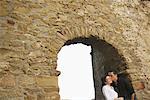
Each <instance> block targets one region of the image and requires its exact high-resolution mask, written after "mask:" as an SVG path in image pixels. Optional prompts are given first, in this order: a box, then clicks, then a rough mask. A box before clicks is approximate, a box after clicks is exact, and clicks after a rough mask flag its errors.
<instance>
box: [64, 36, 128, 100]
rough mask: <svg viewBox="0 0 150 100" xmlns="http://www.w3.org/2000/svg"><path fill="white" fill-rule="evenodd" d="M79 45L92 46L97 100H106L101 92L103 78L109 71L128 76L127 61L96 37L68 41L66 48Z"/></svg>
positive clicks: (109, 45)
mask: <svg viewBox="0 0 150 100" xmlns="http://www.w3.org/2000/svg"><path fill="white" fill-rule="evenodd" d="M77 43H82V44H85V45H87V46H91V57H92V69H93V70H92V71H93V80H94V90H95V100H104V97H103V95H102V92H101V86H102V82H101V78H102V77H103V76H104V74H105V73H106V72H108V71H109V70H115V71H117V72H118V73H120V74H124V75H128V74H127V73H126V69H128V66H127V64H126V61H125V59H124V57H123V56H122V55H120V54H119V53H118V50H117V49H116V48H114V47H113V46H112V45H111V44H109V43H107V42H106V41H104V40H101V39H99V38H98V37H94V36H91V37H89V38H83V37H79V38H75V39H73V40H68V41H67V42H66V43H65V44H64V46H66V45H71V44H77Z"/></svg>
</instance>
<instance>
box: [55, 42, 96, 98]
mask: <svg viewBox="0 0 150 100" xmlns="http://www.w3.org/2000/svg"><path fill="white" fill-rule="evenodd" d="M90 53H91V46H86V45H84V44H81V43H78V44H71V45H68V46H64V47H62V48H61V50H60V52H59V53H58V61H57V64H58V67H57V69H58V70H60V71H61V75H60V76H59V78H58V84H59V88H60V91H59V94H60V97H61V100H92V99H94V98H95V97H94V82H93V71H92V60H91V55H90Z"/></svg>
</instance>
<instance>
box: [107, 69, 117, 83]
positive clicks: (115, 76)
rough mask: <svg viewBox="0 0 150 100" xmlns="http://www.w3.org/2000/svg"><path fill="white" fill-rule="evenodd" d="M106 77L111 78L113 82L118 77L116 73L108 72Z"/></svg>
mask: <svg viewBox="0 0 150 100" xmlns="http://www.w3.org/2000/svg"><path fill="white" fill-rule="evenodd" d="M108 75H109V76H110V77H111V79H112V80H113V81H117V80H118V76H117V73H116V72H115V71H109V72H108Z"/></svg>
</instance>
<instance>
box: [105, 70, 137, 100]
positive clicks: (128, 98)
mask: <svg viewBox="0 0 150 100" xmlns="http://www.w3.org/2000/svg"><path fill="white" fill-rule="evenodd" d="M108 75H109V76H111V78H112V80H113V82H114V83H113V84H112V85H113V87H114V89H115V91H116V92H118V95H119V97H124V100H135V92H134V89H133V86H132V84H131V82H130V81H129V79H128V78H127V77H123V76H118V75H117V73H116V72H115V71H109V72H108Z"/></svg>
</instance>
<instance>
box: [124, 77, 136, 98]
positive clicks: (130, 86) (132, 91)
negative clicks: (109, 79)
mask: <svg viewBox="0 0 150 100" xmlns="http://www.w3.org/2000/svg"><path fill="white" fill-rule="evenodd" d="M125 84H126V88H127V91H128V92H129V93H130V94H131V100H134V98H135V92H134V89H133V86H132V84H131V82H130V80H129V79H128V78H126V79H125Z"/></svg>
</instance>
